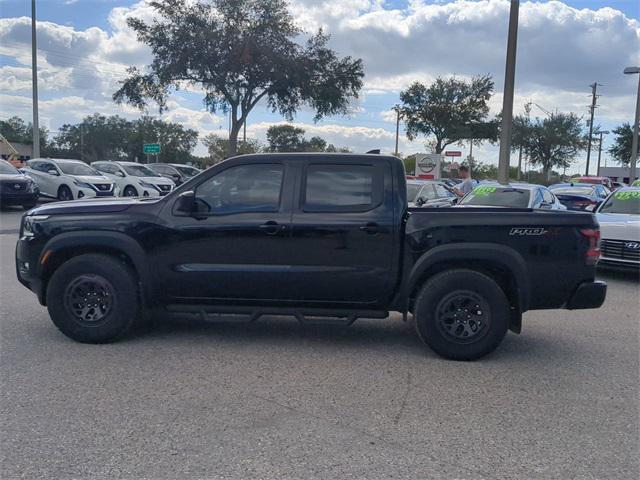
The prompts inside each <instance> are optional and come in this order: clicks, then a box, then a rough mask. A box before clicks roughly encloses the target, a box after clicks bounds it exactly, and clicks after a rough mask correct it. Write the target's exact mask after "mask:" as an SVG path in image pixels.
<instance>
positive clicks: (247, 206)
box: [196, 164, 284, 215]
mask: <svg viewBox="0 0 640 480" xmlns="http://www.w3.org/2000/svg"><path fill="white" fill-rule="evenodd" d="M283 178H284V167H283V166H282V165H280V164H254V165H238V166H236V167H231V168H227V169H226V170H224V171H222V172H220V173H218V174H217V175H215V176H214V177H212V178H210V179H209V180H207V181H206V182H204V183H202V184H201V185H199V186H198V188H197V189H196V206H197V211H198V213H205V214H206V213H210V214H217V215H225V214H230V213H243V212H277V211H278V209H279V208H280V192H281V190H282V180H283Z"/></svg>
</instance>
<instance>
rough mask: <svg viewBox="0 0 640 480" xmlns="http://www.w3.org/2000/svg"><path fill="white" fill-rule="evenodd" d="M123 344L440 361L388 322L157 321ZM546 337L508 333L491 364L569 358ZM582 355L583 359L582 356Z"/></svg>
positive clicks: (405, 326) (402, 327) (405, 329)
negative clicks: (367, 353)
mask: <svg viewBox="0 0 640 480" xmlns="http://www.w3.org/2000/svg"><path fill="white" fill-rule="evenodd" d="M123 341H124V342H127V341H129V342H136V341H142V342H148V341H149V342H154V343H155V342H158V341H160V342H165V341H166V342H171V343H174V344H175V343H183V342H185V341H187V342H189V343H198V344H200V343H205V342H206V343H208V342H216V341H218V342H220V343H224V344H225V346H229V345H240V344H241V345H243V346H246V347H248V348H254V347H258V346H259V347H260V348H265V347H266V348H269V347H277V348H288V347H290V348H300V346H301V345H303V346H304V347H305V348H309V349H310V350H311V349H313V350H314V351H316V352H317V350H318V349H325V350H327V352H328V353H329V352H331V351H335V350H336V349H339V350H340V351H341V352H342V353H345V352H348V351H349V350H351V351H352V352H354V353H355V352H358V351H362V350H363V349H367V350H369V349H370V350H377V351H380V350H384V354H386V355H388V354H394V355H395V354H402V355H407V354H408V355H412V356H416V357H422V358H425V357H427V358H437V359H440V358H441V357H439V356H438V355H436V354H435V353H434V352H433V351H432V350H431V349H430V348H429V347H428V346H426V345H424V344H423V343H422V342H421V341H420V339H419V338H418V335H417V333H416V331H415V326H414V323H413V321H412V320H411V319H410V320H409V321H407V322H403V321H402V320H400V319H396V318H387V319H385V320H358V321H357V322H356V323H354V324H353V325H351V326H343V325H331V324H299V323H298V322H297V321H296V320H294V319H291V318H288V317H276V316H265V317H263V319H261V320H260V321H257V322H243V321H237V320H232V319H229V317H225V316H220V318H219V319H217V320H203V319H202V318H200V317H199V316H196V315H194V316H192V317H189V316H173V315H171V316H170V315H162V314H159V315H156V316H154V319H153V322H152V324H151V325H149V326H147V327H144V328H141V329H138V331H137V332H135V333H134V335H129V336H128V337H126V338H125V339H123ZM554 350H556V348H555V345H554V343H553V342H552V340H551V339H549V338H547V337H544V336H543V337H539V336H532V335H528V336H524V335H515V334H513V333H508V334H507V336H506V338H505V339H504V341H503V343H502V344H501V345H500V346H499V347H498V349H497V350H496V351H495V352H493V353H491V354H490V355H488V356H487V357H486V358H485V359H483V360H480V361H485V360H489V359H500V361H503V360H504V359H505V358H513V359H519V358H520V359H521V358H522V357H527V356H544V357H545V358H547V359H548V358H549V357H552V358H553V357H557V358H560V357H566V356H567V354H569V353H570V352H568V351H567V350H566V349H558V351H557V352H555V351H554ZM578 355H579V353H578Z"/></svg>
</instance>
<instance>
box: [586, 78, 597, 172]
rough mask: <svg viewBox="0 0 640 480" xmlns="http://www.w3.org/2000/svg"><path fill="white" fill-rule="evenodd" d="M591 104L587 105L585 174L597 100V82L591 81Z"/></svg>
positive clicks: (587, 168)
mask: <svg viewBox="0 0 640 480" xmlns="http://www.w3.org/2000/svg"><path fill="white" fill-rule="evenodd" d="M589 86H590V87H591V106H590V107H589V111H590V115H591V119H590V120H589V139H588V140H587V141H588V144H587V167H586V168H585V172H584V174H585V175H589V162H590V160H591V140H592V137H593V115H594V113H595V111H596V108H598V107H596V101H597V100H598V95H596V91H597V90H598V82H593V83H592V84H591V85H589Z"/></svg>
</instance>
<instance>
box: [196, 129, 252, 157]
mask: <svg viewBox="0 0 640 480" xmlns="http://www.w3.org/2000/svg"><path fill="white" fill-rule="evenodd" d="M202 143H204V145H205V147H207V150H208V151H209V159H210V163H211V164H216V163H219V162H221V161H222V160H224V159H225V158H228V154H229V139H227V138H222V137H219V136H218V135H215V134H213V133H210V134H209V135H207V136H206V137H204V138H203V139H202ZM260 150H261V147H260V142H258V141H257V140H253V139H247V140H246V141H242V140H240V141H238V149H237V152H236V153H237V154H239V155H246V154H250V153H258V152H259V151H260Z"/></svg>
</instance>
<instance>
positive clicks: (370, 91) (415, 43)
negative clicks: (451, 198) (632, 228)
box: [0, 0, 640, 169]
mask: <svg viewBox="0 0 640 480" xmlns="http://www.w3.org/2000/svg"><path fill="white" fill-rule="evenodd" d="M37 4H38V19H39V21H40V22H41V24H40V26H39V30H38V38H39V48H40V53H39V59H40V60H39V61H40V63H39V71H40V82H39V83H40V98H41V112H42V113H41V116H42V118H43V123H44V124H45V125H47V126H48V127H49V128H50V129H51V130H53V131H55V129H57V128H59V127H60V126H61V125H62V124H63V123H67V122H75V121H79V120H80V119H81V118H82V117H83V116H84V115H86V114H89V113H93V112H94V111H99V112H101V113H105V114H114V113H118V114H121V115H125V116H129V117H135V116H136V115H138V113H137V112H135V111H133V110H132V109H130V108H121V107H117V106H115V105H114V104H113V102H112V101H111V99H110V96H111V94H112V93H113V91H114V90H115V88H116V87H117V81H118V80H120V79H122V78H124V76H125V73H124V72H125V69H126V67H127V66H129V65H140V66H143V65H144V64H145V63H148V59H149V56H148V52H147V51H146V50H145V49H144V48H143V47H142V46H140V45H138V44H136V42H135V37H134V36H133V35H132V34H131V32H130V31H128V29H127V28H126V25H125V22H124V19H125V18H126V17H127V16H129V15H133V16H140V15H143V16H144V15H145V12H147V13H148V10H145V7H144V5H142V4H141V3H138V2H132V1H125V0H77V1H64V0H38V3H37ZM291 5H292V6H291V8H292V12H293V14H294V17H295V18H296V20H297V21H298V22H299V24H300V25H301V26H303V28H304V29H305V30H307V31H313V30H315V29H316V28H318V27H323V28H325V29H326V30H328V31H329V33H331V34H332V46H333V47H334V48H335V49H336V50H338V51H339V52H340V53H341V54H348V55H352V56H357V57H360V58H363V60H364V63H365V72H366V77H365V88H364V89H363V92H362V95H361V98H360V99H359V100H358V101H357V102H356V103H355V104H354V109H353V112H352V114H351V115H349V116H347V117H331V118H326V119H324V120H323V121H321V122H319V123H317V124H315V123H314V122H313V120H312V117H313V115H312V112H308V111H301V112H300V113H299V114H298V115H297V117H296V119H295V120H296V123H299V124H301V126H303V128H306V129H307V132H308V135H315V134H317V135H321V136H323V137H325V138H327V140H329V141H330V142H332V143H335V144H336V145H341V146H342V145H344V146H349V147H351V148H353V149H354V150H356V151H361V150H365V149H369V148H382V149H384V150H391V149H392V148H393V133H394V128H395V122H394V118H393V113H392V112H390V111H389V110H390V108H391V107H392V106H393V105H394V104H395V103H396V102H397V101H398V95H399V91H400V90H401V89H402V88H405V87H406V86H408V85H409V84H410V83H411V82H413V81H415V80H420V81H424V82H429V81H431V80H432V79H433V78H434V77H435V76H437V75H445V76H446V75H458V76H463V77H470V76H473V75H476V74H487V73H488V74H491V75H493V77H494V79H495V81H496V95H495V96H494V98H493V100H492V113H497V111H498V110H499V109H500V105H501V104H500V102H501V100H500V98H501V97H500V95H501V94H500V92H501V88H502V76H503V75H504V66H503V65H504V46H505V43H506V26H507V15H508V2H506V0H485V1H480V2H477V3H474V2H472V1H466V2H465V1H459V2H444V1H437V2H431V1H428V0H414V1H412V2H406V1H386V2H383V1H382V0H332V1H322V0H291ZM605 7H607V8H608V9H609V10H600V9H602V8H605ZM29 15H30V2H28V1H27V0H0V69H2V72H1V74H2V75H1V76H0V102H1V105H0V106H1V108H0V117H2V118H4V117H6V116H9V115H11V114H18V115H22V116H24V117H25V118H27V119H28V118H29V113H28V112H29V110H30V99H29V98H30V83H29V75H30V69H29V56H28V53H29V47H30V45H29V41H30V39H29V36H28V22H25V21H22V20H20V18H19V17H24V16H29ZM639 18H640V2H639V1H638V0H609V1H602V0H566V1H564V2H549V3H547V2H535V3H530V2H524V3H522V5H521V16H520V25H521V27H520V36H519V45H518V55H519V56H518V70H517V74H516V100H515V109H516V112H519V111H522V107H523V105H524V103H525V102H527V101H534V102H535V103H538V104H540V105H541V106H542V107H544V108H546V109H549V110H553V109H558V110H559V111H574V112H575V113H577V114H579V115H586V106H587V104H588V101H589V98H588V94H589V87H588V85H589V84H590V83H592V82H593V81H598V82H600V83H603V84H604V86H603V87H601V93H602V97H601V98H600V99H599V101H600V104H601V106H600V108H599V109H598V110H597V116H596V122H597V123H600V124H602V126H603V127H604V128H607V129H610V128H613V127H614V126H616V125H618V124H620V123H621V122H623V121H631V119H632V115H633V103H634V98H633V94H634V90H635V88H634V83H633V79H632V78H627V77H625V76H623V75H622V74H621V71H622V68H624V66H626V65H629V64H632V63H640V53H639V52H640V23H639V22H638V19H639ZM201 98H202V96H201V94H199V93H196V92H191V93H189V92H181V93H179V94H176V95H175V96H174V97H173V102H172V105H171V109H170V111H169V112H168V113H167V114H166V115H164V116H163V118H166V119H167V120H172V121H179V122H183V123H184V124H185V125H188V126H190V127H192V128H197V129H198V130H199V131H201V132H202V133H203V134H205V133H212V132H213V133H218V134H221V135H224V133H225V132H226V127H227V120H226V118H224V115H222V114H219V115H210V114H209V113H207V112H205V111H203V108H202V102H201ZM152 113H154V112H153V111H152ZM533 114H534V115H539V116H542V115H544V114H543V113H542V111H541V110H539V109H538V108H537V107H534V111H533ZM282 120H283V119H282V118H281V117H280V116H279V115H277V114H273V113H271V112H269V111H267V110H266V109H265V108H264V106H260V105H259V106H258V107H256V110H254V112H252V114H251V116H250V119H249V127H248V133H249V136H252V137H256V138H258V139H261V140H263V139H264V133H265V131H266V129H267V128H268V126H269V125H270V124H273V123H276V122H280V121H282ZM425 140H426V139H419V140H418V141H415V142H409V141H408V140H406V138H404V137H403V138H402V139H401V150H402V151H404V152H415V151H425V149H426V148H427V147H425V145H424V143H425ZM455 148H458V147H455ZM460 149H461V150H462V151H463V152H465V153H466V151H467V147H461V148H460ZM199 153H202V147H200V148H199ZM474 153H475V154H476V159H478V160H481V161H486V162H489V163H495V160H496V158H497V152H496V149H495V148H494V147H490V146H484V147H481V148H479V149H474ZM582 163H583V161H582V159H580V160H579V161H578V162H577V163H576V167H575V168H576V169H579V168H580V165H581V164H582Z"/></svg>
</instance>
